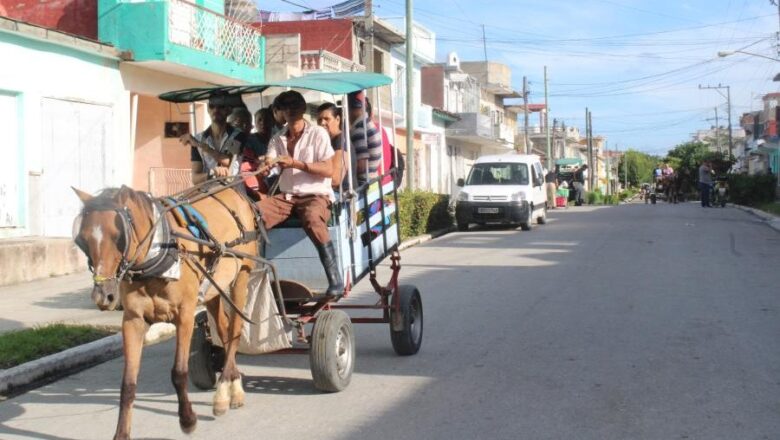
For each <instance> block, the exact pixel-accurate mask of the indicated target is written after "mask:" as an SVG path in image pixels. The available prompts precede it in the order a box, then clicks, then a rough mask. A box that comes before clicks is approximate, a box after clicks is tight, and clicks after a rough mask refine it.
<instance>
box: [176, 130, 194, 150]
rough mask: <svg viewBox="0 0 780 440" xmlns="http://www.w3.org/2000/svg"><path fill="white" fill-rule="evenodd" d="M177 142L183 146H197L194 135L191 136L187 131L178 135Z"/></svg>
mask: <svg viewBox="0 0 780 440" xmlns="http://www.w3.org/2000/svg"><path fill="white" fill-rule="evenodd" d="M179 143H181V144H182V145H185V146H191V147H196V146H198V141H196V140H195V138H194V137H192V134H191V133H187V134H184V135H182V136H181V137H179Z"/></svg>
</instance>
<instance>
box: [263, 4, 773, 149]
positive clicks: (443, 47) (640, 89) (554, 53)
mask: <svg viewBox="0 0 780 440" xmlns="http://www.w3.org/2000/svg"><path fill="white" fill-rule="evenodd" d="M258 2H259V3H258V5H259V7H260V8H261V9H264V10H270V11H302V10H303V8H301V7H298V6H294V5H292V4H290V3H289V2H284V1H282V0H258ZM293 2H294V3H297V4H300V5H305V6H309V7H311V8H314V9H317V8H322V7H327V6H330V5H332V4H334V3H338V0H335V1H327V0H325V1H323V0H293ZM413 4H414V12H413V16H414V21H416V22H418V23H419V24H421V25H423V26H425V27H427V28H429V29H431V30H432V31H434V32H435V33H436V37H437V41H436V45H437V46H436V58H437V61H438V62H443V61H444V60H445V59H446V56H447V54H448V53H449V52H451V51H455V52H457V53H458V55H459V56H460V58H461V60H464V61H471V60H477V61H478V60H484V58H485V52H484V47H483V36H482V35H483V34H482V26H483V25H484V29H485V40H484V43H485V44H486V46H487V56H488V59H489V60H490V61H496V62H500V63H504V64H507V65H509V66H510V67H511V68H512V82H513V85H514V87H515V89H516V90H522V83H523V76H524V75H525V76H527V77H528V81H529V83H530V90H531V94H530V102H534V103H543V102H544V73H543V72H544V66H547V69H548V91H549V101H548V102H549V108H550V123H551V124H552V120H553V118H555V119H557V120H559V121H563V122H565V123H566V125H567V126H578V127H580V130H581V132H582V133H584V126H585V123H584V121H585V108H586V107H587V108H589V109H590V111H591V113H592V120H593V133H594V135H601V136H604V137H605V138H606V140H607V144H608V148H609V149H620V150H624V149H626V148H633V149H637V150H641V151H645V152H648V153H652V154H664V153H665V152H666V151H668V150H669V149H671V148H674V146H675V145H677V144H680V143H683V142H687V141H689V140H690V139H691V136H692V134H693V133H695V132H696V130H700V129H706V128H709V127H710V126H713V125H714V124H715V122H714V117H715V107H717V108H718V117H719V119H720V124H721V125H722V126H726V124H727V122H726V114H727V105H726V99H725V97H723V96H721V94H719V93H718V91H716V90H706V89H705V90H702V89H699V85H702V86H707V85H713V86H714V85H718V84H721V85H724V86H725V85H728V86H730V88H731V104H732V105H731V107H732V109H731V111H732V117H731V121H732V125H733V126H734V127H737V126H738V125H739V116H740V115H741V114H742V113H745V112H749V111H755V110H759V109H761V105H762V104H761V97H762V96H763V95H765V94H766V93H771V92H777V91H780V82H773V81H772V78H773V77H774V75H775V74H777V73H780V61H775V60H771V59H766V58H761V57H758V56H755V55H747V54H742V53H735V54H733V55H730V56H727V57H718V52H719V51H728V50H744V51H745V52H750V53H752V54H757V55H763V56H767V57H770V58H771V57H774V58H778V49H777V47H778V39H777V35H778V31H780V24H779V19H778V9H777V7H776V6H773V5H772V4H771V3H770V0H654V1H646V0H576V1H575V0H559V1H541V0H508V1H491V0H481V1H471V2H469V1H466V0H446V1H441V0H414V3H413ZM444 5H446V7H443V6H444ZM374 13H375V14H376V15H377V16H378V17H380V18H382V17H386V18H397V17H403V16H404V14H405V2H404V0H374ZM722 92H723V94H724V95H725V92H726V91H725V90H722ZM534 119H535V118H532V121H533V120H534ZM708 119H713V120H708Z"/></svg>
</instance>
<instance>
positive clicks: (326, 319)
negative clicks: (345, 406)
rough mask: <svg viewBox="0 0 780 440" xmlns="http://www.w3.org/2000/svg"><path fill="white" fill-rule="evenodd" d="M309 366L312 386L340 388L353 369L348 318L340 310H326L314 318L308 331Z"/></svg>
mask: <svg viewBox="0 0 780 440" xmlns="http://www.w3.org/2000/svg"><path fill="white" fill-rule="evenodd" d="M309 365H310V368H311V375H312V377H313V378H314V387H315V388H317V389H318V390H320V391H327V392H336V391H341V390H343V389H344V388H346V387H347V385H349V381H350V380H351V379H352V371H353V370H354V369H355V333H354V332H353V331H352V321H350V319H349V316H348V315H347V314H346V313H344V312H342V311H341V310H326V311H324V312H322V313H320V315H319V316H318V317H317V322H316V323H315V324H314V330H312V334H311V349H310V350H309Z"/></svg>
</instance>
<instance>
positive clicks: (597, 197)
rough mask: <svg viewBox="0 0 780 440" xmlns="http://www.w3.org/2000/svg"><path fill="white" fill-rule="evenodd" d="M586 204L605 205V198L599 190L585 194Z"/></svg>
mask: <svg viewBox="0 0 780 440" xmlns="http://www.w3.org/2000/svg"><path fill="white" fill-rule="evenodd" d="M585 203H587V204H588V205H601V204H602V203H604V196H603V195H602V194H601V191H599V190H598V189H597V190H595V191H591V192H587V193H585Z"/></svg>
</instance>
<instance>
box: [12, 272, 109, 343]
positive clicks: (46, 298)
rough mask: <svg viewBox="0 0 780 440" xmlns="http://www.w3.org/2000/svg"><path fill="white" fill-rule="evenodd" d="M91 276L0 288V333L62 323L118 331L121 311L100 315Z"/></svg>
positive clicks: (69, 276) (87, 273) (82, 274)
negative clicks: (95, 301) (93, 300)
mask: <svg viewBox="0 0 780 440" xmlns="http://www.w3.org/2000/svg"><path fill="white" fill-rule="evenodd" d="M91 290H92V275H91V274H90V273H89V272H86V271H85V272H81V273H77V274H72V275H65V276H60V277H53V278H46V279H43V280H38V281H30V282H26V283H20V284H14V285H10V286H3V287H0V332H7V331H9V330H16V329H21V328H29V327H35V326H37V325H41V324H48V323H55V322H63V323H79V324H92V325H105V326H111V327H116V328H117V329H119V327H120V325H121V324H122V312H101V311H100V310H98V308H97V307H96V306H95V304H94V303H93V302H92V299H91V298H90V292H91Z"/></svg>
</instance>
